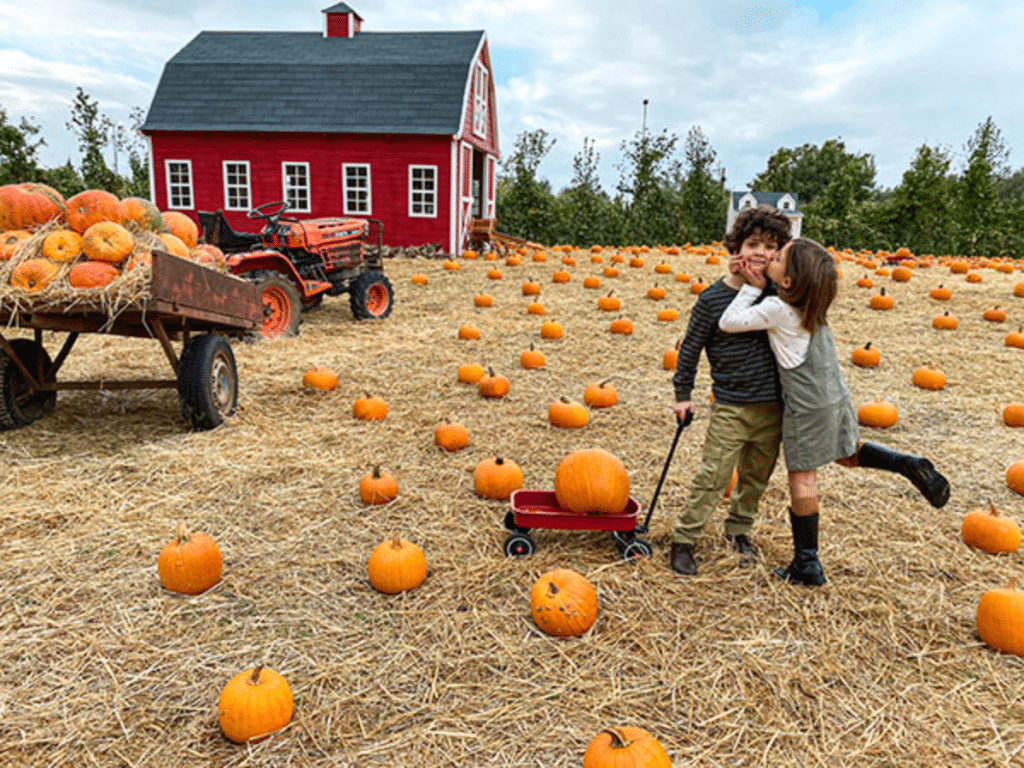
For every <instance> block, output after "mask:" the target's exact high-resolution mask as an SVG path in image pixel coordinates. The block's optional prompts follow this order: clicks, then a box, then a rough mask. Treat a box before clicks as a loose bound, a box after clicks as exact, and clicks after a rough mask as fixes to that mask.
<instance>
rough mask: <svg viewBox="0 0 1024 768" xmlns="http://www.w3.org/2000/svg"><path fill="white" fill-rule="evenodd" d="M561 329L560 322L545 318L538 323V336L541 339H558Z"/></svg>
mask: <svg viewBox="0 0 1024 768" xmlns="http://www.w3.org/2000/svg"><path fill="white" fill-rule="evenodd" d="M562 335H563V331H562V325H561V323H556V322H555V321H554V320H545V321H544V322H543V323H541V325H540V337H541V338H542V339H560V338H562Z"/></svg>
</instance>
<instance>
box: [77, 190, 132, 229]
mask: <svg viewBox="0 0 1024 768" xmlns="http://www.w3.org/2000/svg"><path fill="white" fill-rule="evenodd" d="M64 217H65V219H66V220H67V222H68V226H69V227H70V228H71V229H73V230H74V231H75V232H77V233H78V234H80V235H84V234H85V232H86V230H88V229H89V227H91V226H92V225H93V224H98V223H99V222H101V221H112V222H114V223H115V224H122V223H123V222H124V206H123V205H121V201H120V200H119V199H118V198H117V196H116V195H113V194H111V193H110V192H107V191H106V190H103V189H87V190H85V191H84V192H79V193H78V194H77V195H74V196H72V197H69V198H68V201H67V204H66V210H65V213H64Z"/></svg>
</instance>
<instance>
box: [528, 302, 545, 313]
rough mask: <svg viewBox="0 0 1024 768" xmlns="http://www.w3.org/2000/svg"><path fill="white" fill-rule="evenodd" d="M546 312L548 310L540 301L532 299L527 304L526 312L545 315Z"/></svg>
mask: <svg viewBox="0 0 1024 768" xmlns="http://www.w3.org/2000/svg"><path fill="white" fill-rule="evenodd" d="M545 312H547V310H546V309H545V308H544V305H543V304H541V303H540V302H539V301H531V302H530V303H529V304H527V305H526V314H528V315H543V314H544V313H545Z"/></svg>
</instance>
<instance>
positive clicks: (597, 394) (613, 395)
mask: <svg viewBox="0 0 1024 768" xmlns="http://www.w3.org/2000/svg"><path fill="white" fill-rule="evenodd" d="M618 400H619V393H618V392H617V391H616V390H615V387H613V386H612V385H611V384H609V383H608V382H607V381H601V382H594V383H593V384H588V385H587V388H586V389H584V390H583V402H584V403H586V404H587V407H588V408H610V407H611V406H613V405H615V403H617V402H618Z"/></svg>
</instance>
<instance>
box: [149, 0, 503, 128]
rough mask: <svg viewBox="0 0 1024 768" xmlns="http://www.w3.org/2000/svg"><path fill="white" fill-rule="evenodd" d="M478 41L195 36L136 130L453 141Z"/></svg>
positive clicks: (425, 36)
mask: <svg viewBox="0 0 1024 768" xmlns="http://www.w3.org/2000/svg"><path fill="white" fill-rule="evenodd" d="M339 5H344V4H343V3H341V4H339ZM337 7H338V6H332V8H337ZM346 7H347V6H346ZM328 10H331V9H328ZM483 36H484V32H483V30H474V31H464V32H360V33H359V34H357V35H355V36H354V37H325V36H324V35H323V34H322V33H320V32H200V33H199V34H198V35H197V36H196V37H195V38H193V40H192V41H191V42H190V43H188V45H186V46H185V47H184V48H182V49H181V50H180V51H178V53H176V54H175V55H174V56H173V57H172V58H171V59H170V61H168V62H167V64H166V65H165V66H164V71H163V74H162V75H161V77H160V83H159V84H158V85H157V88H156V93H155V94H154V96H153V102H152V104H151V105H150V108H149V113H148V114H147V116H146V122H145V123H144V124H143V125H142V130H143V131H289V132H291V131H294V132H303V133H305V132H316V133H324V132H326V133H414V134H441V135H445V134H446V135H456V134H458V133H459V131H460V130H461V127H462V126H461V124H460V117H461V116H462V108H463V98H464V96H465V93H466V84H467V82H468V80H469V75H470V72H471V69H470V67H471V64H472V63H473V57H474V55H475V54H476V52H477V50H478V48H479V46H480V43H481V41H482V39H483Z"/></svg>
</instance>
